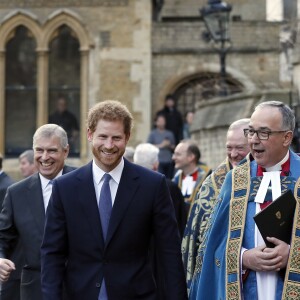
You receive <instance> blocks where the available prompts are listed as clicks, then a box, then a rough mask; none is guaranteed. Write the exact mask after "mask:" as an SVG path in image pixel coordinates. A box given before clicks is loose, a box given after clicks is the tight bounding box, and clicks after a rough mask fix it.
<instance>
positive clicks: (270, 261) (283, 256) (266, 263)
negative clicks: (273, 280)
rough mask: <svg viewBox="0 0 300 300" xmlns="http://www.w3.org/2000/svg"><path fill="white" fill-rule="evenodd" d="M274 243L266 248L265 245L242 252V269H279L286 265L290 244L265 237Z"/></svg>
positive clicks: (260, 270)
mask: <svg viewBox="0 0 300 300" xmlns="http://www.w3.org/2000/svg"><path fill="white" fill-rule="evenodd" d="M267 239H268V241H269V242H271V243H273V244H274V245H275V247H274V248H268V247H266V246H265V245H262V246H258V247H256V248H253V249H250V250H246V251H245V252H244V253H243V269H250V270H253V271H256V272H265V271H279V270H280V269H283V268H285V267H286V265H287V262H288V258H289V251H290V246H289V245H288V244H287V243H285V242H283V241H281V240H278V239H276V238H274V237H272V238H270V237H268V238H267Z"/></svg>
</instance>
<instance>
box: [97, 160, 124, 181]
mask: <svg viewBox="0 0 300 300" xmlns="http://www.w3.org/2000/svg"><path fill="white" fill-rule="evenodd" d="M123 169H124V159H123V158H122V159H121V161H120V162H119V164H118V165H117V166H116V167H115V168H114V169H113V170H111V171H110V172H109V173H108V174H109V175H110V176H111V177H112V179H113V180H114V181H115V182H116V183H117V184H119V183H120V180H121V175H122V172H123ZM92 170H93V178H94V182H95V183H96V184H97V185H99V183H100V181H101V179H102V177H103V175H104V174H105V173H106V172H104V171H103V170H102V169H100V168H99V167H98V166H97V164H96V163H95V160H93V166H92Z"/></svg>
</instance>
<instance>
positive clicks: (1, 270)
mask: <svg viewBox="0 0 300 300" xmlns="http://www.w3.org/2000/svg"><path fill="white" fill-rule="evenodd" d="M15 269H16V267H15V264H14V263H13V262H12V261H11V260H9V259H5V258H0V282H5V281H7V280H8V278H9V276H10V273H11V272H12V271H14V270H15Z"/></svg>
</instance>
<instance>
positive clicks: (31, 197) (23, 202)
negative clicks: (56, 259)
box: [0, 166, 74, 300]
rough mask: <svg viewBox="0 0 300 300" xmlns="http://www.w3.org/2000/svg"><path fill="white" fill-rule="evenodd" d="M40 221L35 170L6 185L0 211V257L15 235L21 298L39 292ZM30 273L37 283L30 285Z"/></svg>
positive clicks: (7, 252) (42, 214)
mask: <svg viewBox="0 0 300 300" xmlns="http://www.w3.org/2000/svg"><path fill="white" fill-rule="evenodd" d="M72 170H74V168H72V167H68V166H65V167H64V169H63V174H65V173H67V172H70V171H72ZM44 225H45V208H44V201H43V192H42V187H41V181H40V177H39V174H38V173H35V174H33V175H31V176H30V177H28V178H25V179H23V180H22V181H20V182H17V183H15V184H13V185H11V186H10V187H9V188H8V189H7V193H6V196H5V198H4V202H3V207H2V211H1V213H0V257H1V258H11V257H10V254H11V252H12V251H14V250H15V247H16V245H17V243H16V242H17V241H18V239H20V241H21V243H22V252H23V253H22V254H23V256H24V259H25V265H24V266H23V269H22V279H21V290H22V289H23V290H24V295H22V299H26V300H27V299H28V300H41V297H40V296H36V295H40V294H41V288H40V284H39V283H40V269H41V258H40V247H41V243H42V238H43V233H44ZM19 251H20V250H19ZM15 255H17V254H15ZM11 259H13V258H11ZM33 274H37V275H36V280H38V284H37V285H33V281H34V280H33ZM22 293H23V292H22Z"/></svg>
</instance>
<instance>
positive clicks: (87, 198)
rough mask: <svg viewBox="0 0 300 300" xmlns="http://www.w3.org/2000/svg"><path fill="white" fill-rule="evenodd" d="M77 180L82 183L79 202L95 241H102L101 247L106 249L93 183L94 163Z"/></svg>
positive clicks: (78, 191)
mask: <svg viewBox="0 0 300 300" xmlns="http://www.w3.org/2000/svg"><path fill="white" fill-rule="evenodd" d="M77 179H78V180H79V181H80V184H79V185H78V187H79V188H78V190H77V195H78V201H80V202H81V205H82V211H83V213H84V214H85V216H86V219H87V221H88V222H89V223H90V225H91V230H92V232H93V234H94V236H95V241H100V242H99V243H100V245H99V246H100V247H101V248H104V239H103V235H102V227H101V222H100V214H99V208H98V202H97V198H96V194H95V187H94V181H93V173H92V163H89V164H87V165H86V166H84V167H83V168H82V169H81V172H80V173H78V175H77Z"/></svg>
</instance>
